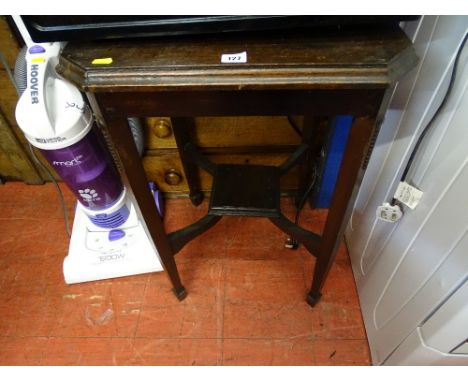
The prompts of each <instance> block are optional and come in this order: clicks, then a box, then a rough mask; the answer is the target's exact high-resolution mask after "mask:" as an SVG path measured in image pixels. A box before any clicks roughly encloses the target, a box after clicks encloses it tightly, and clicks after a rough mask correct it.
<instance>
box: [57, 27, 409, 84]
mask: <svg viewBox="0 0 468 382" xmlns="http://www.w3.org/2000/svg"><path fill="white" fill-rule="evenodd" d="M241 52H246V54H247V62H246V63H236V64H231V63H228V64H226V63H221V55H222V54H234V53H241ZM96 58H98V59H100V58H112V63H111V64H104V65H102V64H101V65H96V64H93V63H92V62H93V60H94V59H96ZM416 62H417V57H416V55H415V52H414V50H413V48H412V44H411V41H409V39H408V38H407V37H406V35H405V34H404V32H403V31H402V30H401V29H400V28H398V27H385V28H379V29H375V28H374V29H371V30H344V31H336V30H334V31H301V32H299V31H295V32H281V33H279V32H275V33H268V34H265V33H263V34H253V35H252V34H251V35H246V34H218V35H201V36H189V37H187V36H185V37H171V38H157V39H156V38H155V39H144V40H128V41H123V42H121V41H112V42H110V41H107V42H106V41H103V42H93V43H70V44H69V45H67V47H66V48H65V49H64V51H63V53H62V55H61V57H60V62H59V65H58V68H57V70H58V71H59V72H60V73H61V74H62V75H63V76H64V77H65V78H67V79H69V80H71V81H73V82H74V83H76V84H77V85H78V86H79V87H80V88H81V89H82V90H84V91H90V92H116V91H125V92H128V91H155V90H203V89H209V90H263V89H265V90H273V89H322V88H323V89H335V88H340V89H356V88H385V87H388V86H389V85H390V84H392V83H393V82H395V81H396V80H397V79H398V78H399V76H401V74H402V73H406V72H407V71H408V70H409V68H411V67H412V66H414V65H415V63H416Z"/></svg>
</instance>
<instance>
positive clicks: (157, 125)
mask: <svg viewBox="0 0 468 382" xmlns="http://www.w3.org/2000/svg"><path fill="white" fill-rule="evenodd" d="M151 130H152V131H153V134H154V135H156V136H157V137H158V138H167V137H170V136H171V135H172V126H171V122H169V121H168V120H166V119H158V120H156V121H155V122H154V123H153V126H151Z"/></svg>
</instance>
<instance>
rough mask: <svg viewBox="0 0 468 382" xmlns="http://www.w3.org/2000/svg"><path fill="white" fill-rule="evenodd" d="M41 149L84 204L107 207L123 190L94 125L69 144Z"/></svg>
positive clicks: (100, 207)
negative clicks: (76, 140) (50, 148)
mask: <svg viewBox="0 0 468 382" xmlns="http://www.w3.org/2000/svg"><path fill="white" fill-rule="evenodd" d="M41 152H42V154H43V155H44V157H45V158H46V159H47V161H48V162H49V163H50V164H51V165H52V166H53V167H54V169H55V171H57V173H58V174H59V175H60V177H61V178H62V180H63V181H64V182H65V183H66V184H67V185H68V187H69V188H70V190H71V191H72V192H73V193H74V194H75V196H76V198H77V199H78V200H79V202H80V203H81V204H82V205H83V206H84V207H85V208H87V209H90V210H93V211H99V210H104V209H107V208H109V207H111V206H112V205H114V204H115V203H116V202H117V200H118V199H119V197H120V195H121V194H122V191H123V185H122V182H121V180H120V176H119V174H118V172H117V170H116V168H115V167H114V164H113V161H112V158H111V157H110V155H109V154H108V152H107V150H106V148H105V147H104V145H103V143H102V139H101V138H100V137H99V132H98V131H97V129H96V128H95V127H94V128H92V129H91V130H90V131H89V132H88V134H86V136H85V137H84V138H82V139H81V140H80V141H78V142H76V143H74V144H72V145H71V146H68V147H64V148H60V149H55V150H41Z"/></svg>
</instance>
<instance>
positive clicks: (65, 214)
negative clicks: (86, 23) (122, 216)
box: [0, 52, 71, 236]
mask: <svg viewBox="0 0 468 382" xmlns="http://www.w3.org/2000/svg"><path fill="white" fill-rule="evenodd" d="M0 61H1V62H2V65H3V67H4V68H5V70H6V72H7V73H8V77H9V78H10V81H11V83H12V84H13V86H14V87H15V89H16V92H17V93H18V97H19V96H21V91H20V90H19V88H18V86H17V84H16V81H15V78H14V76H13V74H12V73H11V70H10V68H9V65H8V62H7V60H6V59H5V56H4V55H3V53H2V52H0ZM28 144H29V151H30V153H31V156H32V157H33V159H34V161H35V162H36V163H37V164H38V165H39V166H40V167H41V168H42V169H43V170H44V171H45V173H46V174H47V176H48V177H49V178H50V180H51V181H52V183H53V184H54V186H55V188H56V190H57V192H58V195H59V199H60V205H61V207H62V212H63V219H64V223H65V229H66V231H67V234H68V236H71V230H70V221H69V218H68V210H67V206H66V204H65V199H64V197H63V193H62V190H61V189H60V186H59V185H58V183H57V181H56V180H55V178H54V176H53V175H52V173H51V172H50V170H49V169H48V168H47V167H46V166H45V165H44V164H43V163H42V162H41V161H40V160H39V158H37V156H36V154H35V153H34V150H33V147H32V145H31V144H30V143H28Z"/></svg>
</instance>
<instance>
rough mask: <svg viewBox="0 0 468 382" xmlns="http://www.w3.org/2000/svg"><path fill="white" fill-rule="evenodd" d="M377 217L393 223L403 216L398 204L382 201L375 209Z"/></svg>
mask: <svg viewBox="0 0 468 382" xmlns="http://www.w3.org/2000/svg"><path fill="white" fill-rule="evenodd" d="M376 216H377V219H379V220H383V221H385V222H390V223H395V222H396V221H398V220H400V219H401V217H402V216H403V212H402V211H401V208H400V206H398V205H393V206H392V205H391V204H390V203H384V204H382V205H381V206H379V207H377V211H376Z"/></svg>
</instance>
